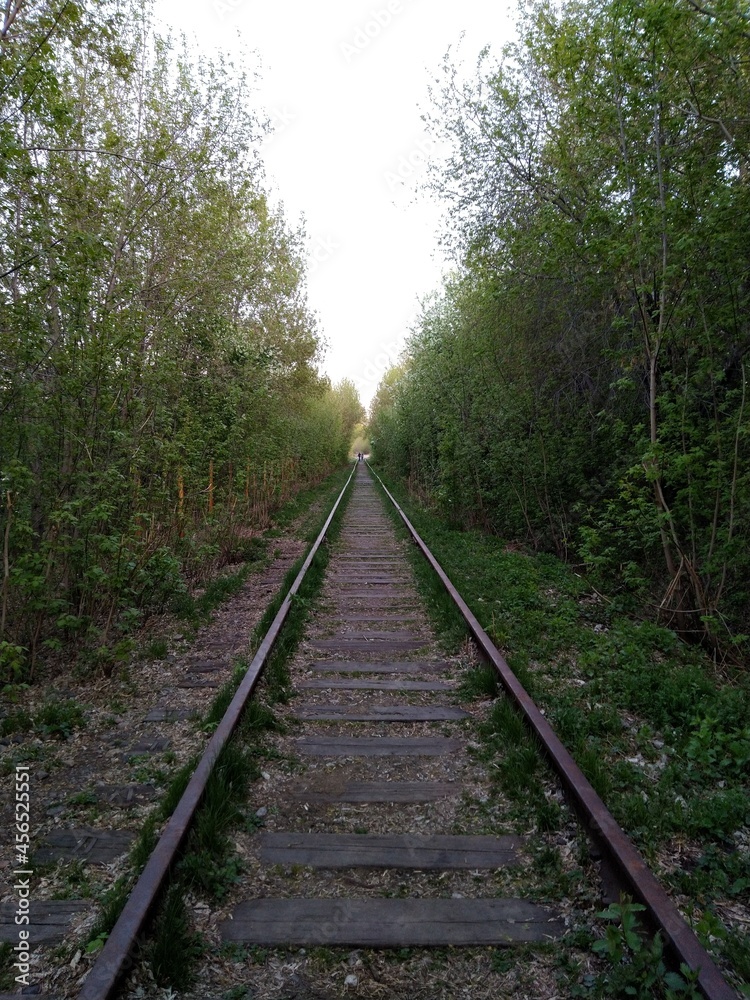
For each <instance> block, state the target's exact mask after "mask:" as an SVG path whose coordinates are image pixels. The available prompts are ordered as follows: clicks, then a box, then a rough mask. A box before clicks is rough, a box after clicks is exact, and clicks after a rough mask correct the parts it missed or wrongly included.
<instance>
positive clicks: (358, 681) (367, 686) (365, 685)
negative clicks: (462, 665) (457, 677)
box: [294, 677, 455, 691]
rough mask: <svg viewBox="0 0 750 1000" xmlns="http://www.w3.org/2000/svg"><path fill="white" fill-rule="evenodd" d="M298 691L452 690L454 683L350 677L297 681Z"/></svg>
mask: <svg viewBox="0 0 750 1000" xmlns="http://www.w3.org/2000/svg"><path fill="white" fill-rule="evenodd" d="M294 686H295V687H296V688H297V690H298V691H304V690H308V691H333V690H336V691H454V690H455V685H453V684H449V683H446V682H445V681H402V680H398V681H376V680H363V679H362V678H357V677H354V678H351V679H350V680H337V679H336V678H332V679H330V680H322V679H321V680H312V681H298V682H297V683H296V684H295V685H294Z"/></svg>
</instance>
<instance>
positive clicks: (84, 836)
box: [34, 829, 135, 865]
mask: <svg viewBox="0 0 750 1000" xmlns="http://www.w3.org/2000/svg"><path fill="white" fill-rule="evenodd" d="M134 839H135V834H134V833H131V832H130V831H129V830H90V829H80V830H55V831H53V832H52V833H49V834H47V836H46V837H45V838H44V840H43V841H42V846H41V847H40V848H39V850H37V851H36V852H35V853H34V862H35V863H36V864H46V863H47V862H50V861H74V860H75V861H88V862H89V863H90V864H94V865H106V864H109V862H110V861H114V860H115V859H116V858H119V857H121V856H122V855H123V854H125V852H126V851H127V850H128V848H129V847H130V845H131V844H132V843H133V840H134Z"/></svg>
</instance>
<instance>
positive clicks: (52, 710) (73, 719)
mask: <svg viewBox="0 0 750 1000" xmlns="http://www.w3.org/2000/svg"><path fill="white" fill-rule="evenodd" d="M85 724H86V720H85V718H84V715H83V709H82V708H81V706H80V705H79V704H78V702H76V701H72V700H67V701H61V702H48V703H47V704H45V705H43V706H42V707H41V708H40V709H39V711H38V712H37V713H36V714H35V716H34V729H35V731H36V732H37V733H39V735H40V736H53V737H54V738H55V739H59V740H67V739H68V738H69V737H70V736H71V735H72V733H73V730H74V729H81V728H83V726H84V725H85Z"/></svg>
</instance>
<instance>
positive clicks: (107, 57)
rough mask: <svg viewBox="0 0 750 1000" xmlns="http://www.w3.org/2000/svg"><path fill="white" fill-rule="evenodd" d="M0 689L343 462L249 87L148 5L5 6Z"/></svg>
mask: <svg viewBox="0 0 750 1000" xmlns="http://www.w3.org/2000/svg"><path fill="white" fill-rule="evenodd" d="M4 7H5V13H4V19H3V21H2V26H1V27H0V92H1V93H2V97H3V100H2V112H1V114H0V207H1V209H2V211H1V212H0V362H1V367H2V373H3V374H2V382H0V460H1V462H2V484H1V487H2V489H1V493H0V499H1V501H2V515H1V516H2V534H1V537H2V546H3V580H2V594H1V600H0V604H1V608H0V613H1V617H2V620H1V622H0V642H1V645H0V682H1V681H3V680H6V681H7V680H11V679H13V678H14V677H15V678H16V679H18V678H22V677H26V676H28V673H27V671H28V668H29V667H30V666H31V667H33V664H34V662H35V660H36V659H37V658H38V656H39V655H40V652H43V650H44V649H45V648H56V647H58V646H59V645H60V643H61V642H64V641H66V639H69V638H71V637H84V636H85V637H86V640H87V643H88V645H89V646H91V647H97V646H99V647H100V648H101V649H105V648H111V647H112V645H113V643H114V645H115V646H116V641H117V637H118V635H119V634H122V630H124V629H127V628H128V627H130V626H132V624H133V623H134V622H137V621H138V620H139V619H142V616H143V614H144V613H147V612H148V611H152V610H159V609H160V608H162V607H163V606H165V605H166V604H167V602H168V601H169V600H170V599H171V598H172V596H173V595H174V594H175V592H176V591H179V590H180V589H181V588H182V589H184V588H185V586H186V585H188V584H189V583H190V579H191V576H192V578H193V579H196V578H197V577H198V576H200V575H201V574H203V573H205V572H206V571H207V570H215V569H216V568H217V566H219V565H220V564H221V563H222V562H225V561H227V560H231V559H236V558H242V555H243V545H246V544H247V538H248V535H249V532H248V525H250V526H253V525H254V526H255V527H258V526H259V525H260V526H262V524H263V521H264V519H265V518H266V517H267V515H268V511H269V506H270V507H273V505H274V504H275V503H278V501H279V500H280V499H282V498H283V497H285V496H288V495H289V494H290V493H292V492H294V491H295V490H296V489H298V488H299V486H300V485H302V484H303V483H306V482H310V481H313V480H317V479H319V478H321V477H322V476H323V475H325V474H327V473H328V472H329V471H330V469H331V468H332V467H333V466H335V465H337V464H338V463H340V462H341V461H343V460H345V459H346V454H347V449H348V445H349V440H350V437H351V432H352V428H353V425H354V424H355V423H356V422H357V420H360V419H361V408H360V407H359V400H358V399H357V397H356V392H355V391H354V389H353V387H352V386H351V385H349V384H343V385H342V386H340V387H338V388H336V389H332V388H331V387H330V385H329V384H328V383H327V382H326V381H325V380H323V379H321V377H320V376H319V375H318V373H317V369H316V361H317V360H318V356H319V352H320V340H319V336H318V332H317V329H316V323H315V319H314V317H313V316H312V314H311V313H310V311H309V309H308V307H307V305H306V298H305V284H304V281H305V275H304V268H303V263H302V254H301V238H302V234H301V233H299V232H296V231H293V230H292V229H290V228H289V226H288V225H287V223H286V222H285V220H284V218H283V216H282V215H281V213H280V212H279V211H278V210H276V209H272V208H271V207H270V205H269V202H268V200H267V198H266V194H265V192H264V188H263V175H262V164H261V163H260V161H259V160H258V157H257V153H256V150H257V146H258V140H259V139H260V138H261V137H262V136H263V134H264V131H265V128H266V125H265V123H264V121H263V120H262V116H260V115H259V114H258V113H256V111H254V110H253V101H252V92H251V91H252V79H251V78H250V77H248V74H247V73H246V72H245V71H244V70H243V69H242V68H237V67H234V66H233V65H231V64H229V63H228V62H226V61H225V60H224V59H222V58H221V57H217V58H216V59H215V60H213V61H207V60H205V59H201V58H198V57H197V56H195V55H193V54H192V53H191V52H190V51H189V49H188V48H187V47H185V46H184V45H183V46H179V45H176V44H175V43H174V42H173V41H172V40H170V39H168V38H160V37H157V36H156V35H155V34H154V33H153V31H152V30H151V28H150V24H149V19H148V15H147V13H146V9H147V8H146V4H145V3H141V4H138V3H135V4H130V3H129V4H124V3H121V2H118V0H96V2H94V0H78V2H71V0H38V2H36V3H23V4H22V3H21V2H18V0H12V2H9V3H7V4H5V5H4Z"/></svg>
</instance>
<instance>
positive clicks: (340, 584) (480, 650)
mask: <svg viewBox="0 0 750 1000" xmlns="http://www.w3.org/2000/svg"><path fill="white" fill-rule="evenodd" d="M349 489H350V490H351V498H350V499H349V502H348V505H347V506H346V510H345V512H344V516H343V521H342V525H341V531H340V535H339V538H338V540H337V541H336V542H335V544H334V545H333V546H332V550H331V554H330V561H329V565H328V569H327V573H326V577H325V580H324V584H323V587H322V592H321V594H320V598H319V600H318V601H317V602H316V605H315V608H314V610H313V612H312V614H311V615H310V619H309V622H308V625H307V629H306V632H305V635H304V637H303V640H302V642H301V644H300V646H299V649H298V651H297V653H296V655H295V657H294V659H293V661H292V663H291V665H290V672H291V683H292V686H293V689H294V692H295V697H293V698H292V699H291V701H290V702H289V703H288V704H287V705H286V706H281V707H278V708H277V713H278V714H279V716H280V717H281V719H282V721H283V722H284V723H285V726H284V730H283V731H282V732H278V733H274V734H272V735H270V736H268V737H267V741H268V742H267V757H266V759H265V761H264V764H263V777H262V780H261V782H258V783H257V786H255V787H253V790H252V792H251V806H250V809H251V813H252V814H253V815H254V816H255V817H257V820H258V822H257V823H256V824H255V827H256V828H254V829H251V830H246V831H244V832H240V833H238V834H237V835H236V838H235V847H236V850H237V852H238V854H239V855H240V857H241V859H242V867H243V877H242V879H241V881H239V882H238V883H237V884H236V885H235V886H234V887H233V889H232V891H231V893H230V894H229V896H228V897H227V898H226V899H225V900H223V901H222V902H221V904H220V905H217V906H215V907H214V908H213V909H209V908H208V907H206V906H204V905H202V904H199V905H198V906H197V908H196V910H195V912H196V914H197V915H198V916H197V918H196V919H197V921H198V926H199V929H200V931H201V933H202V934H203V935H204V937H205V938H206V939H207V940H208V941H209V942H210V943H211V944H212V945H214V950H213V951H212V957H211V960H210V961H206V962H202V963H200V967H199V968H198V969H197V982H196V985H195V986H194V987H193V989H192V991H191V992H189V994H187V995H189V996H191V997H192V996H195V997H229V996H231V997H241V996H246V997H258V998H262V997H269V998H271V997H280V998H281V997H290V998H291V997H298V998H300V1000H302V998H306V1000H313V998H320V1000H322V998H328V997H333V996H344V995H348V994H349V993H352V994H354V993H356V994H357V995H360V996H394V997H406V996H409V997H420V996H424V997H442V996H444V997H453V996H467V997H476V998H481V997H484V996H491V995H493V996H498V995H506V996H518V997H521V996H529V997H549V998H552V997H553V996H556V995H557V993H556V987H555V974H554V966H555V946H556V943H557V942H560V941H561V940H562V939H563V938H565V937H566V935H567V936H568V938H569V937H570V935H571V934H574V933H575V931H576V929H577V928H578V927H579V926H580V925H581V924H582V923H586V922H588V923H590V922H591V918H592V916H593V914H594V913H595V912H596V910H598V909H600V908H601V906H602V904H603V903H606V902H608V901H612V900H613V899H617V898H618V896H619V893H620V892H622V891H624V892H627V893H629V894H630V895H631V896H632V897H633V898H635V899H637V900H639V901H641V902H642V903H643V904H644V905H645V906H646V907H647V913H646V915H647V917H648V922H649V925H650V927H651V928H652V929H654V930H659V931H660V932H661V934H662V936H663V938H664V940H665V941H666V942H667V945H668V951H669V954H670V956H671V958H672V960H673V961H674V962H675V964H679V963H684V964H685V965H687V966H688V967H689V968H691V969H694V970H700V972H699V979H698V984H699V988H700V990H701V992H702V993H703V995H704V996H706V997H708V998H712V1000H729V998H734V997H736V996H737V994H736V993H735V991H734V990H732V989H731V988H730V987H729V986H728V985H727V984H726V982H725V981H724V980H723V979H722V977H721V975H720V973H719V971H718V969H717V968H716V966H715V965H714V964H713V962H712V961H711V959H710V957H709V956H708V954H707V953H706V952H705V951H704V949H703V948H702V946H701V945H700V944H699V942H698V941H697V939H696V938H695V937H694V935H693V934H692V932H691V931H690V929H689V928H688V927H687V925H686V924H685V923H684V922H683V921H682V919H681V918H680V916H679V914H678V912H677V910H676V908H675V907H674V906H673V904H672V903H671V901H670V900H669V899H668V897H667V896H666V894H665V893H664V892H663V890H662V889H661V888H660V886H659V885H658V883H657V882H656V880H655V879H654V878H653V876H651V875H650V873H649V871H648V869H647V868H646V866H645V864H644V863H643V861H642V860H641V858H640V857H639V856H638V854H637V853H636V852H635V850H634V849H633V847H632V845H631V844H630V842H629V841H628V839H627V838H626V837H625V836H624V834H623V833H622V831H621V830H619V828H618V827H617V826H616V824H615V823H614V820H613V819H612V817H611V816H610V815H609V813H608V812H607V811H606V809H605V808H604V806H603V804H602V803H601V801H600V800H599V799H598V797H597V796H596V794H595V793H594V791H593V789H592V788H591V786H590V785H589V784H588V782H587V781H586V779H585V778H584V777H583V775H582V774H581V772H580V771H579V770H578V768H577V767H576V765H575V763H574V762H573V761H572V759H571V758H570V756H569V755H568V754H567V752H566V751H565V749H564V747H562V745H561V744H560V743H559V741H557V739H556V737H555V736H554V733H553V732H552V731H551V729H550V728H549V726H548V725H547V723H546V721H545V720H544V717H543V716H542V715H541V713H539V712H538V710H537V709H536V707H535V706H534V705H533V702H531V700H530V699H529V698H528V696H527V695H526V693H525V692H524V691H523V689H522V688H521V687H520V685H519V684H518V682H517V681H516V679H515V678H514V677H513V675H512V674H511V673H510V671H509V669H508V667H507V665H506V664H505V661H504V660H503V658H502V656H501V654H500V653H499V652H498V651H497V650H496V649H495V647H494V646H493V645H492V643H491V642H490V640H489V638H488V637H487V635H486V633H484V632H483V630H482V629H481V627H480V626H479V624H478V623H477V622H476V620H475V619H474V618H473V616H472V615H471V612H470V611H469V609H468V608H466V607H465V605H463V602H462V601H461V599H460V596H459V595H458V594H456V593H455V591H454V590H453V588H452V586H451V585H450V582H449V581H447V580H444V583H445V585H446V587H447V588H448V590H449V592H450V593H451V596H452V597H453V598H454V600H456V601H457V603H458V606H459V608H460V610H461V611H462V613H463V614H464V616H465V618H466V621H467V625H468V628H469V631H470V632H471V633H472V634H473V638H474V646H473V648H471V649H470V648H468V646H467V648H466V649H465V650H463V651H462V654H461V655H460V656H446V655H445V653H444V652H443V651H442V650H441V648H440V646H439V645H438V643H437V642H436V640H435V637H434V635H433V633H432V630H431V628H430V624H429V620H428V617H427V613H426V610H425V607H424V604H423V602H422V600H421V599H420V597H419V595H418V592H417V588H416V585H415V582H414V579H413V575H412V572H411V569H410V566H409V562H408V559H407V557H406V552H405V547H406V544H407V543H406V542H404V541H403V540H401V539H399V538H398V536H397V533H396V531H395V529H394V526H393V522H392V520H391V518H390V517H389V515H388V513H387V511H386V506H385V502H384V500H383V496H382V495H381V492H380V491H379V490H378V489H377V487H376V484H375V481H374V478H373V474H372V473H371V472H370V470H369V468H368V467H367V466H366V465H365V464H359V465H357V466H356V467H355V469H354V472H353V478H352V482H351V485H350V486H349ZM342 495H343V494H342ZM339 500H341V497H340V498H339ZM391 500H392V498H391ZM393 503H394V505H395V501H393ZM395 506H396V509H398V507H397V505H395ZM400 513H401V516H402V517H404V515H403V513H402V512H400ZM404 521H405V523H406V525H407V527H408V528H409V529H410V530H411V531H412V532H413V529H412V528H411V526H410V525H409V524H408V521H407V520H406V519H405V517H404ZM329 522H330V518H329ZM327 523H328V522H327ZM324 533H325V528H324V531H323V532H322V533H321V536H320V537H319V539H318V542H316V546H319V545H320V544H323V535H324ZM416 540H417V544H419V545H420V547H421V548H422V550H423V552H424V555H425V556H426V557H427V558H428V559H430V560H431V561H432V563H433V567H434V568H435V570H436V572H438V573H441V572H442V571H441V570H440V568H439V567H438V566H437V564H436V563H435V562H434V559H433V558H432V556H431V554H430V553H429V551H428V550H427V549H426V547H425V546H424V543H422V542H421V540H419V539H418V538H417V539H416ZM313 557H314V551H313V552H311V554H310V556H308V559H307V562H306V566H307V565H309V563H310V562H311V560H312V558H313ZM306 566H305V567H303V571H302V573H304V570H305V568H306ZM302 573H301V574H300V576H299V577H298V578H297V581H295V585H294V587H293V591H295V592H296V590H297V589H298V587H299V585H300V582H301V577H302ZM292 600H293V596H291V597H289V598H288V599H287V601H286V602H285V604H284V606H282V609H281V611H280V612H279V615H277V618H276V620H275V622H274V624H273V626H272V627H271V631H270V633H269V635H268V636H267V637H266V639H265V640H264V642H263V644H262V646H261V648H260V649H259V651H258V654H257V655H256V657H255V659H254V660H253V663H252V664H251V666H250V668H249V670H248V672H247V674H246V676H245V678H244V679H243V681H242V683H241V685H240V688H239V689H238V692H237V694H236V695H235V698H234V701H233V702H232V705H231V706H230V707H229V709H228V712H227V715H226V716H225V717H224V719H223V720H222V722H221V723H220V724H219V727H218V729H217V731H216V733H215V734H214V737H213V738H212V740H211V742H210V744H209V746H208V748H207V750H206V754H205V755H204V758H203V759H202V761H201V763H200V764H199V766H198V768H197V770H196V772H195V774H194V776H193V779H192V780H191V782H190V785H189V786H188V788H187V790H186V792H185V795H184V796H183V799H182V801H181V802H180V804H179V805H178V807H177V809H176V810H175V813H174V814H173V817H172V819H171V820H170V822H169V823H168V825H167V827H166V829H165V831H164V832H163V834H162V837H161V839H160V842H159V844H158V847H157V850H156V851H155V853H154V855H153V856H152V857H151V859H150V861H149V862H148V864H147V866H146V868H145V869H144V872H143V874H142V876H141V878H140V880H139V882H138V884H137V885H136V887H135V889H134V890H133V892H132V894H131V896H130V899H129V900H128V903H127V905H126V907H125V910H124V911H123V914H122V916H121V918H120V921H119V922H118V924H117V926H116V927H115V929H114V931H113V932H112V933H111V935H110V936H109V939H108V941H107V943H106V945H105V947H104V949H103V951H102V953H101V955H100V957H99V959H98V961H97V962H96V963H95V965H94V966H93V968H92V970H91V972H90V973H89V975H88V977H87V979H86V981H85V983H84V985H83V988H82V991H81V993H80V1000H104V998H106V997H109V996H111V995H114V993H115V991H116V990H117V989H118V988H120V989H121V992H123V991H122V983H123V974H124V973H126V972H128V971H130V970H131V968H132V964H133V963H132V960H133V956H134V954H135V951H136V949H137V947H138V946H139V945H140V944H142V943H143V940H144V933H145V930H144V929H145V928H147V926H148V917H149V913H150V912H151V910H152V907H153V904H154V900H155V899H156V898H157V896H158V894H159V890H160V887H161V886H162V884H163V881H164V879H165V878H166V877H167V874H168V872H169V870H170V867H171V866H172V863H173V859H174V856H175V852H177V851H178V850H179V848H180V845H181V844H182V843H183V842H184V839H185V835H186V832H187V830H188V828H189V824H190V820H191V817H192V814H193V811H194V809H195V808H196V806H197V804H198V802H199V801H200V799H201V795H202V792H203V788H204V786H205V782H206V781H207V779H208V775H209V773H210V770H211V767H212V765H213V762H214V761H215V760H216V759H217V757H218V755H219V753H220V752H221V748H222V747H223V745H224V744H225V743H226V742H227V741H228V740H229V738H230V736H231V733H232V731H233V729H234V727H235V725H236V723H237V720H238V719H239V718H240V716H241V714H242V711H243V707H244V705H245V704H246V703H247V701H248V699H249V698H251V697H253V692H254V691H255V689H256V686H257V685H258V684H259V683H260V684H261V687H262V680H261V678H262V670H263V665H264V662H265V659H266V657H267V655H268V653H269V651H270V650H271V649H272V648H273V644H274V642H275V641H276V637H277V636H278V634H279V633H280V631H281V629H282V628H283V624H284V619H285V616H286V614H287V612H288V609H289V607H290V606H291V603H292ZM480 660H481V661H483V662H487V661H489V662H490V663H492V664H493V665H494V667H495V669H496V670H497V671H498V674H499V675H500V679H501V682H502V684H503V686H504V689H505V692H506V695H507V697H508V698H509V699H511V700H512V701H513V702H514V703H515V704H516V705H517V708H518V711H519V712H520V714H521V715H522V716H523V717H524V718H525V722H526V725H527V726H528V727H529V728H530V729H531V730H532V731H533V732H534V734H535V736H536V739H537V740H538V742H539V744H540V746H541V747H542V750H543V752H544V754H545V755H546V757H547V759H548V761H549V763H550V765H551V770H550V771H549V773H545V776H544V779H543V784H544V795H545V798H546V800H547V801H549V802H550V803H553V804H554V805H555V807H556V808H558V807H560V809H561V812H560V815H561V817H562V818H561V821H560V822H559V823H558V824H557V826H556V827H555V828H554V829H550V830H547V831H544V830H539V829H533V828H530V829H522V830H519V829H518V825H519V824H518V817H517V815H516V814H514V810H513V803H512V802H510V801H508V800H506V799H505V798H504V797H503V795H502V794H500V793H499V792H498V790H497V787H496V785H495V784H494V783H493V781H492V773H493V768H494V767H496V766H497V765H496V762H495V761H494V760H493V757H492V754H491V753H490V752H489V751H488V750H487V747H486V745H485V738H484V737H483V731H486V729H485V730H483V728H482V727H483V725H484V724H486V722H487V717H488V715H489V713H490V710H491V706H490V703H489V702H488V701H487V700H486V699H484V700H483V699H481V698H475V699H474V700H471V699H469V700H467V697H466V695H465V693H462V691H463V689H462V686H461V685H462V678H463V677H464V675H465V673H466V671H467V670H471V669H473V668H474V667H475V666H476V664H477V663H478V662H479V661H480ZM564 802H567V803H570V805H571V807H572V809H573V810H574V811H575V816H576V817H577V818H575V817H574V815H573V812H570V811H568V807H567V806H566V805H564ZM584 831H585V832H584ZM551 858H554V863H552V862H551V861H550V859H551ZM552 869H554V873H555V879H553V880H552V881H553V882H554V884H551V881H550V871H551V870H552ZM561 886H565V890H564V891H563V890H562V889H561V888H560V887H561ZM509 948H510V949H513V948H516V949H518V948H521V949H522V950H523V954H524V956H525V957H524V961H523V963H521V966H520V967H519V965H518V964H516V965H515V966H514V965H513V963H512V962H510V963H509V962H506V961H504V960H503V959H502V957H500V958H498V956H502V955H503V954H507V952H506V951H503V949H509ZM446 949H448V950H446ZM140 982H141V981H139V980H138V979H137V977H136V979H134V980H130V981H129V985H126V987H125V991H124V993H125V995H127V996H130V995H133V996H135V995H143V993H140V994H139V993H138V989H139V988H142V986H139V985H138V984H139V983H140ZM243 990H244V991H245V992H243ZM154 995H157V994H154Z"/></svg>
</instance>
